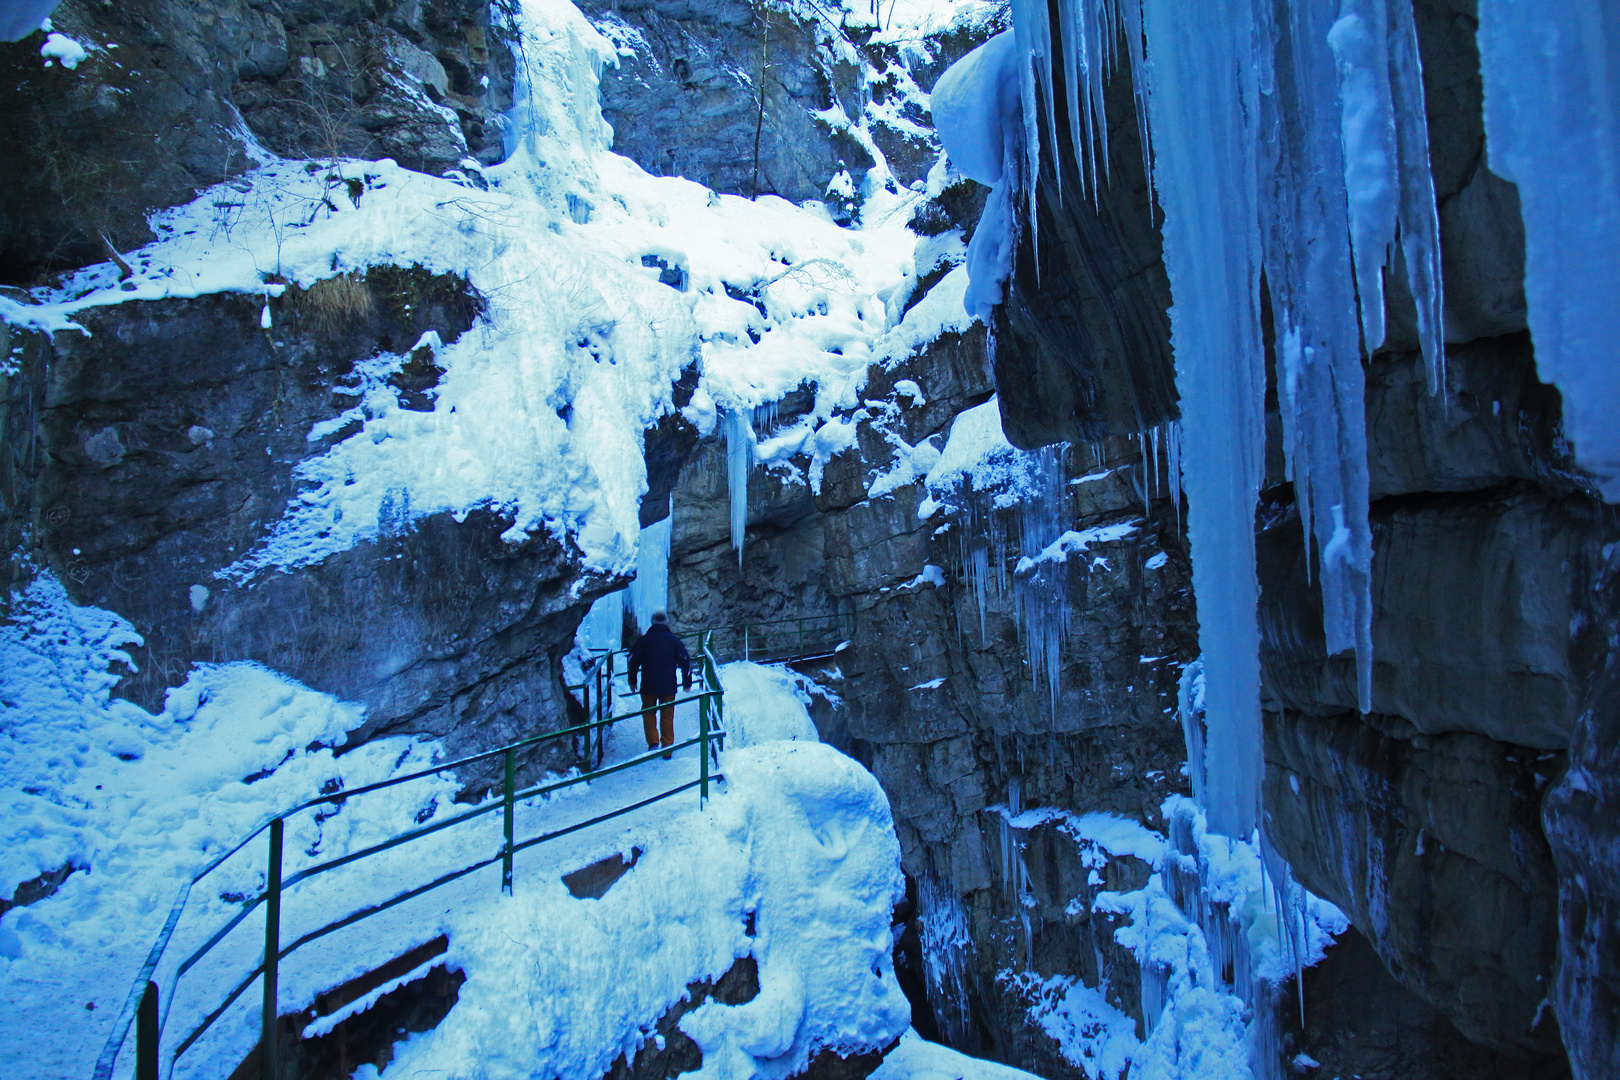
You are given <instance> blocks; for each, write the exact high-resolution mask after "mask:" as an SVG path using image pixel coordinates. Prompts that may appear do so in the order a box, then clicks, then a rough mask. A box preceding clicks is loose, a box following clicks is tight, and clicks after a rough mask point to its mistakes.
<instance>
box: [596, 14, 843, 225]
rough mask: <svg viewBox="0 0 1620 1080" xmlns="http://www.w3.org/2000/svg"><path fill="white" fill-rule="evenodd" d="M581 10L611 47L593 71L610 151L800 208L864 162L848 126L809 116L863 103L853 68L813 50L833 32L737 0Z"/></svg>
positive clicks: (667, 172)
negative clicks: (606, 63) (603, 64)
mask: <svg viewBox="0 0 1620 1080" xmlns="http://www.w3.org/2000/svg"><path fill="white" fill-rule="evenodd" d="M580 7H581V9H582V10H583V11H584V12H585V13H586V14H587V15H588V16H589V17H590V18H591V19H592V20H593V21H594V22H595V23H596V26H597V28H598V29H599V30H601V31H602V32H603V33H604V34H605V35H606V36H607V37H608V39H609V40H611V41H612V42H613V43H614V44H615V45H616V46H617V47H618V50H619V62H618V66H617V68H614V69H609V70H608V71H605V72H604V73H603V76H602V116H603V118H604V119H606V120H607V122H608V123H609V124H610V125H611V126H612V127H613V132H614V135H613V149H614V150H615V151H617V152H618V153H621V154H623V155H625V156H626V157H628V158H630V159H631V160H633V161H635V162H636V164H638V165H640V166H641V167H642V168H643V169H646V170H647V171H648V172H650V173H652V174H653V175H655V176H683V177H685V178H686V179H688V180H696V181H697V182H698V183H700V184H703V185H705V186H707V187H710V188H713V189H714V190H716V191H720V192H726V193H728V194H736V195H749V196H752V195H765V194H772V195H780V196H782V197H783V198H785V199H790V200H792V201H794V202H800V201H802V200H804V199H821V198H824V197H825V195H826V191H827V182H828V181H829V180H831V179H832V177H833V174H834V173H836V172H838V171H839V170H840V169H841V168H848V169H849V170H850V171H851V172H852V173H857V174H858V173H860V172H864V170H865V169H867V168H869V167H870V166H871V164H872V156H871V154H870V153H868V152H867V151H866V150H865V149H864V148H863V147H862V146H861V144H860V142H859V141H858V140H856V139H855V138H853V137H852V136H851V135H850V133H849V131H848V130H847V125H846V126H834V125H833V124H831V123H829V122H828V120H827V119H824V118H822V117H821V116H818V115H817V114H819V113H823V112H825V111H826V110H829V109H835V110H841V111H842V113H843V115H844V117H845V118H846V120H847V119H852V118H856V117H859V115H860V113H861V107H862V105H863V102H862V101H861V90H862V84H861V69H860V68H859V67H858V66H856V65H855V64H853V63H850V62H848V61H841V60H839V59H837V58H836V57H835V55H834V54H833V53H832V51H831V50H827V49H823V48H820V47H818V39H819V38H820V37H824V36H826V35H827V34H828V33H838V34H841V33H842V31H841V30H839V29H838V28H837V27H832V28H829V27H828V26H827V25H826V24H824V23H823V22H822V21H820V20H818V19H816V18H813V17H811V18H804V17H800V16H797V15H794V14H790V13H789V12H786V11H783V10H779V9H775V8H770V7H764V6H761V5H757V4H749V3H743V2H740V0H717V2H712V3H694V2H691V0H634V2H630V3H623V2H617V3H602V2H594V0H593V2H588V3H584V4H581V5H580ZM761 86H763V87H764V92H763V94H761V92H760V91H759V89H758V88H759V87H761Z"/></svg>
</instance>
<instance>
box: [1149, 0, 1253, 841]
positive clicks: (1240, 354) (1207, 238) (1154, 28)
mask: <svg viewBox="0 0 1620 1080" xmlns="http://www.w3.org/2000/svg"><path fill="white" fill-rule="evenodd" d="M1142 16H1143V30H1144V32H1145V34H1146V36H1147V41H1148V45H1149V51H1150V53H1151V65H1150V67H1149V69H1148V71H1147V72H1144V73H1142V74H1144V75H1148V76H1150V82H1149V91H1148V101H1149V113H1148V115H1149V123H1150V126H1151V129H1152V131H1153V148H1154V169H1153V182H1154V187H1155V189H1156V190H1157V192H1158V196H1159V202H1160V204H1161V205H1162V206H1163V208H1164V213H1165V219H1164V255H1165V267H1166V269H1167V270H1168V272H1169V276H1170V288H1171V295H1172V297H1173V298H1174V303H1173V305H1172V306H1171V309H1170V328H1171V330H1170V339H1171V345H1172V347H1173V348H1174V351H1175V360H1176V389H1177V391H1178V392H1179V394H1180V397H1181V433H1182V437H1183V438H1184V439H1185V440H1186V446H1187V448H1188V450H1189V451H1190V452H1189V453H1187V454H1186V455H1185V456H1184V457H1183V458H1182V461H1181V471H1182V482H1183V487H1184V489H1185V490H1186V492H1187V502H1188V516H1187V534H1188V541H1189V544H1190V545H1191V549H1192V561H1193V589H1194V593H1195V595H1196V596H1197V602H1198V624H1199V631H1198V634H1199V648H1200V651H1201V653H1202V654H1203V661H1204V674H1205V680H1206V682H1205V696H1204V704H1205V715H1206V718H1207V724H1208V732H1209V745H1208V749H1207V753H1206V760H1207V769H1206V781H1205V782H1206V784H1207V794H1208V801H1209V808H1210V809H1209V815H1210V822H1211V826H1212V827H1213V828H1214V829H1216V830H1217V831H1218V832H1221V833H1223V834H1225V835H1227V836H1242V837H1246V836H1248V835H1249V834H1250V833H1251V832H1252V831H1253V829H1254V826H1255V819H1256V812H1257V808H1258V801H1259V794H1258V793H1259V772H1260V766H1261V750H1260V634H1259V625H1258V614H1257V609H1256V605H1257V602H1258V595H1259V589H1258V585H1257V583H1256V580H1255V568H1254V509H1255V504H1256V501H1257V499H1258V497H1259V492H1260V478H1261V464H1262V463H1261V454H1262V452H1263V448H1264V412H1263V405H1264V393H1265V371H1264V369H1263V367H1262V356H1263V353H1262V350H1261V343H1260V250H1259V237H1260V229H1259V219H1258V208H1257V196H1256V182H1255V164H1256V163H1255V158H1254V153H1253V147H1254V145H1255V132H1254V130H1253V125H1254V123H1255V121H1256V118H1257V117H1258V115H1259V85H1258V78H1259V71H1258V69H1257V64H1256V63H1255V62H1254V58H1255V56H1256V52H1257V50H1256V48H1255V45H1256V42H1255V40H1254V27H1255V19H1254V13H1253V11H1252V10H1251V7H1250V4H1249V2H1248V0H1206V2H1201V3H1197V4H1185V3H1181V2H1178V0H1144V2H1143V4H1142Z"/></svg>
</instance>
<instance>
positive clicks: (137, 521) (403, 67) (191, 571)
mask: <svg viewBox="0 0 1620 1080" xmlns="http://www.w3.org/2000/svg"><path fill="white" fill-rule="evenodd" d="M499 16H500V13H498V12H495V11H493V10H492V9H491V8H490V6H489V5H487V4H483V3H472V2H465V0H430V2H427V3H402V4H381V5H377V4H342V3H339V4H320V5H308V4H300V3H296V2H288V3H281V2H271V3H255V4H251V5H250V4H239V3H230V2H224V3H218V4H176V3H168V2H166V0H141V2H136V3H133V4H124V5H117V6H108V5H100V4H88V3H79V2H77V0H68V2H66V3H64V4H63V5H62V6H61V7H60V8H58V10H57V11H56V13H55V15H54V21H55V24H56V26H57V27H58V29H61V30H64V31H66V32H68V33H71V34H75V35H77V36H78V37H79V38H81V39H82V40H84V41H85V42H86V43H87V44H91V45H94V46H97V48H94V49H92V50H91V52H90V56H89V58H88V59H87V60H85V61H84V62H82V63H81V64H80V65H79V67H78V69H77V70H76V71H74V72H67V71H64V70H63V69H61V68H60V67H55V68H46V67H44V66H42V64H41V62H40V56H39V35H37V34H36V35H34V36H33V37H32V38H30V39H27V40H24V41H22V42H19V43H17V44H14V45H7V46H4V47H3V48H0V66H4V68H5V70H6V72H7V78H6V79H5V80H4V89H3V90H0V106H3V107H0V135H3V137H0V146H3V147H4V149H3V150H0V155H4V158H3V162H0V176H3V177H4V179H3V181H0V188H3V198H0V277H3V278H4V279H5V280H8V281H10V282H16V283H32V282H33V281H34V280H35V279H36V276H37V275H41V274H46V273H49V272H53V271H55V270H58V269H62V268H66V267H71V266H77V265H83V264H85V263H88V262H99V261H102V260H104V259H106V258H107V257H108V256H107V247H108V246H109V245H110V246H111V247H113V248H114V249H122V250H128V249H130V248H131V247H133V246H135V245H138V244H140V243H142V242H144V241H145V240H146V239H149V234H148V233H147V231H146V225H145V215H146V214H147V213H149V212H150V211H152V210H155V209H159V208H162V207H165V206H169V205H173V204H176V203H180V202H185V201H189V200H190V199H192V198H193V197H194V195H195V191H196V189H197V188H199V187H202V186H205V185H210V184H215V183H218V182H220V181H221V180H224V179H227V178H229V177H230V176H232V175H234V174H235V173H238V172H240V171H242V170H243V169H244V168H246V167H247V166H248V165H250V164H251V163H252V155H253V154H254V153H255V151H254V145H255V143H258V144H262V145H263V146H264V147H267V148H269V149H271V150H273V151H275V152H276V153H278V154H282V155H285V156H290V157H294V158H297V157H318V156H325V155H336V154H342V155H355V156H362V157H373V158H375V157H384V156H391V157H394V158H396V159H398V160H399V161H400V163H401V164H404V165H406V166H408V167H411V168H415V169H420V170H425V171H431V172H439V173H442V172H444V171H446V170H447V169H451V168H457V167H459V168H461V169H463V170H464V172H466V173H467V174H469V176H470V182H472V183H475V184H476V182H477V178H476V172H477V169H478V166H479V164H480V163H481V162H482V163H490V162H494V161H498V160H500V158H501V157H502V153H503V151H502V147H501V137H500V125H499V123H498V116H499V114H500V113H501V112H503V111H505V110H506V109H507V108H508V107H509V106H510V103H511V98H510V88H511V82H512V72H513V57H512V53H511V51H510V48H509V46H508V42H507V40H506V37H505V36H504V35H505V31H502V30H501V29H499V27H500V26H501V25H502V23H501V18H500V17H499ZM482 306H483V300H482V298H481V297H479V296H478V295H476V294H475V293H474V292H473V291H472V290H471V288H470V287H469V286H468V285H467V283H466V282H465V281H463V280H462V279H460V278H458V277H455V276H453V275H442V274H434V273H430V272H428V271H426V270H423V269H421V268H420V267H393V266H381V267H376V268H373V269H372V270H370V271H369V272H368V273H366V274H364V275H348V276H345V277H339V278H335V279H333V280H331V281H325V282H321V283H319V284H317V285H315V286H313V287H311V288H310V289H307V290H303V289H299V288H296V287H289V288H288V289H287V292H286V293H285V295H284V296H283V297H282V298H281V299H280V300H278V301H277V302H276V304H275V307H276V317H275V325H274V328H273V329H269V328H262V327H261V325H260V320H259V308H260V301H259V300H258V299H257V298H249V297H242V296H232V295H216V296H204V297H200V298H197V299H192V300H180V299H174V300H165V301H161V302H141V303H129V304H123V305H117V306H114V307H109V308H101V309H94V310H90V311H86V312H84V313H83V314H82V315H81V316H80V321H81V322H82V323H83V324H84V326H85V327H86V329H87V330H88V331H89V333H87V334H80V333H77V332H73V331H67V332H61V333H58V334H56V335H54V337H46V336H45V335H40V334H29V333H23V332H21V331H17V330H15V329H14V328H9V329H8V330H7V331H6V333H7V339H6V342H5V346H6V352H7V354H8V355H9V356H11V357H12V358H13V359H16V360H17V361H19V367H18V370H17V372H16V373H15V374H14V375H12V376H9V377H3V378H0V397H3V399H4V412H3V415H0V443H3V444H4V453H3V455H0V495H3V507H0V511H3V513H0V516H3V522H0V524H3V531H4V540H5V542H6V550H7V554H8V559H7V562H6V566H5V571H4V575H5V576H4V580H3V581H0V584H3V585H5V586H8V587H9V586H10V585H11V584H13V583H14V581H16V580H17V578H18V577H19V576H26V575H28V574H32V573H34V572H37V571H39V570H42V569H48V570H50V571H52V572H54V573H55V574H56V575H57V576H58V577H59V578H60V579H61V580H62V582H63V583H64V584H65V585H66V586H67V588H68V589H69V591H70V593H71V594H72V596H73V597H74V599H75V600H76V601H78V602H80V603H87V604H95V605H98V606H102V607H106V608H109V609H111V610H114V611H117V612H118V613H120V614H121V615H124V616H125V617H126V618H128V619H130V620H131V622H133V623H134V624H135V626H136V627H137V628H138V630H139V631H140V632H141V634H142V635H143V636H144V638H145V644H144V645H143V646H142V647H140V648H138V649H136V650H134V654H135V659H136V661H137V664H138V668H139V669H138V671H133V672H131V673H129V675H128V676H127V677H126V679H125V680H124V682H123V684H122V685H123V689H124V692H125V693H127V694H129V695H130V696H132V697H133V698H134V699H135V700H137V701H139V702H140V703H141V704H143V705H145V706H147V707H148V708H154V709H155V708H160V707H161V705H162V699H163V693H164V690H165V689H166V688H168V687H170V686H173V685H175V684H177V683H178V682H180V681H181V680H183V679H184V677H185V673H186V671H187V670H188V669H189V668H190V666H191V665H192V664H193V663H196V662H208V661H230V660H243V659H248V660H257V661H260V662H262V663H264V664H266V665H268V666H270V667H272V668H274V669H276V670H279V671H283V672H286V673H287V674H289V675H291V676H293V677H294V678H297V679H300V680H301V681H303V682H305V683H307V684H308V685H310V686H312V687H315V688H318V689H321V690H325V691H329V692H331V693H334V694H337V695H339V696H341V697H343V698H346V699H349V700H356V701H360V702H363V703H365V704H366V705H367V706H368V717H369V720H368V724H367V727H366V728H365V729H364V730H362V731H359V732H356V733H354V735H353V738H355V739H365V738H368V737H370V736H371V735H373V734H375V733H380V732H384V731H387V732H423V733H431V734H435V735H439V736H443V737H445V738H446V739H447V741H448V744H449V745H450V746H451V747H453V748H454V749H455V750H456V751H471V750H476V749H482V748H485V747H487V746H490V745H496V744H499V743H502V742H507V741H511V740H512V739H515V738H517V737H519V736H521V735H523V734H529V733H532V732H533V731H535V730H536V729H537V728H542V727H543V726H545V725H548V724H555V723H558V722H559V718H560V717H562V716H563V715H565V710H564V708H563V702H562V694H561V690H560V674H561V670H560V657H561V655H562V653H564V652H566V651H567V650H568V649H569V648H570V647H571V645H572V638H573V633H574V629H575V626H576V625H577V623H578V621H579V618H580V617H581V615H582V614H583V610H584V609H583V607H582V606H581V605H582V604H588V602H589V600H590V598H591V596H593V595H594V594H595V593H596V592H597V591H600V590H601V589H602V588H605V587H608V586H609V585H611V584H612V583H610V582H600V581H597V582H592V583H589V585H588V586H587V588H586V589H585V591H584V592H583V593H577V590H575V588H574V587H575V586H576V585H578V584H579V578H580V569H579V564H578V560H577V557H576V554H575V553H573V552H571V551H567V550H564V549H563V548H562V547H561V546H560V545H559V544H557V543H556V542H555V541H553V540H551V539H549V538H545V537H536V538H533V539H531V540H529V541H528V542H526V543H524V544H520V545H511V544H507V543H505V542H503V541H502V540H501V539H500V534H501V533H502V532H503V531H504V529H505V528H506V523H503V522H501V521H500V520H498V519H497V518H496V517H495V516H494V515H492V514H488V513H477V512H475V513H473V514H471V515H469V516H468V517H467V518H466V520H464V521H461V522H457V521H454V520H452V519H451V518H450V517H449V516H447V515H437V516H433V517H429V518H426V519H422V520H412V517H411V515H410V514H409V510H408V507H407V506H404V505H397V506H395V507H393V508H392V509H393V516H392V518H391V519H390V520H388V521H383V522H380V523H379V524H380V526H381V535H380V536H379V538H378V539H377V540H375V541H371V542H367V543H364V544H361V545H360V546H358V547H356V548H355V549H353V550H349V551H345V552H343V553H341V554H339V555H337V556H335V557H333V558H330V559H328V560H326V561H325V562H323V563H321V564H319V565H316V566H311V567H306V568H304V569H302V570H299V571H296V572H292V573H279V572H272V573H269V574H262V575H259V576H257V577H255V578H252V579H250V580H243V581H234V580H222V579H218V578H216V577H214V572H215V571H216V570H219V569H221V568H223V567H226V566H228V565H230V564H231V563H233V562H234V561H236V560H237V559H238V558H240V557H241V556H242V555H244V554H245V553H247V552H248V551H249V550H250V549H252V548H253V547H254V545H256V544H258V543H260V542H261V541H262V540H263V538H264V536H265V534H266V532H267V530H268V528H269V527H270V526H271V525H273V524H274V523H275V522H276V521H277V520H278V519H279V518H280V517H281V514H282V512H283V510H284V508H285V506H286V504H287V502H288V500H289V499H291V498H295V497H296V496H297V494H298V484H297V481H296V479H295V477H296V471H295V470H296V467H297V465H298V463H299V462H301V461H303V460H305V459H307V458H309V457H311V456H314V455H317V454H319V453H321V452H322V451H324V450H325V449H327V448H328V447H329V446H330V445H332V443H334V442H335V441H337V440H339V439H342V438H344V437H346V436H347V435H349V434H351V433H352V430H353V429H352V426H351V427H348V428H338V429H337V430H334V431H332V432H330V433H329V434H327V435H326V436H325V437H324V438H321V439H317V440H314V441H311V440H309V439H307V438H306V434H307V433H308V432H309V431H310V430H311V429H312V427H313V426H314V425H316V424H317V423H320V422H323V421H329V420H332V419H333V418H335V417H337V416H338V415H339V414H341V413H343V412H344V411H345V410H346V409H348V408H350V407H351V406H352V405H353V404H354V400H355V399H354V396H353V393H352V391H353V389H354V384H355V379H356V374H355V368H356V365H357V364H358V363H360V362H361V361H366V360H375V359H376V358H379V357H381V358H385V359H386V358H389V357H392V358H393V359H392V361H391V364H392V366H391V368H390V371H391V372H392V373H391V374H389V375H388V376H387V377H386V382H387V386H388V388H389V389H390V390H391V391H392V392H393V393H394V395H395V396H396V397H397V399H398V401H399V403H400V405H401V406H402V407H404V408H424V407H428V408H430V407H431V405H430V403H429V402H430V397H429V395H431V393H432V388H433V387H434V385H435V384H436V383H437V382H438V379H439V376H440V374H441V372H440V370H439V368H438V367H437V365H436V363H435V361H434V358H433V353H432V349H431V348H423V349H419V350H417V351H416V352H414V353H409V352H408V350H410V349H412V348H413V343H415V342H417V341H418V339H419V338H420V337H421V336H422V335H423V333H424V332H426V331H430V330H431V331H436V332H437V333H438V334H439V335H440V338H441V340H443V341H446V342H448V341H452V340H454V339H455V338H456V337H457V336H459V335H460V334H461V333H462V332H464V331H465V330H466V329H467V328H468V327H469V326H470V325H471V323H472V321H473V320H474V318H475V317H477V316H478V314H479V313H480V311H481V310H482ZM346 390H347V391H349V392H347V393H346V392H345V391H346ZM549 763H550V764H557V763H558V762H556V761H551V762H549ZM468 779H469V782H477V780H478V778H476V777H469V778H468Z"/></svg>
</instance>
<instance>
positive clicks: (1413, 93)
mask: <svg viewBox="0 0 1620 1080" xmlns="http://www.w3.org/2000/svg"><path fill="white" fill-rule="evenodd" d="M1388 2H1389V5H1390V9H1389V64H1390V68H1389V73H1390V91H1391V104H1392V106H1393V108H1394V110H1395V145H1396V153H1397V157H1398V163H1399V167H1400V185H1401V208H1400V235H1401V253H1402V255H1403V256H1404V257H1405V260H1406V283H1407V287H1408V288H1409V289H1410V290H1411V292H1412V299H1413V300H1414V301H1415V302H1416V304H1417V324H1418V341H1419V343H1420V345H1421V347H1422V349H1423V360H1424V373H1425V375H1426V376H1427V379H1428V385H1429V393H1431V394H1441V393H1443V391H1444V389H1445V381H1446V379H1445V366H1446V347H1445V314H1444V313H1445V297H1444V294H1443V292H1442V281H1441V275H1440V208H1439V206H1438V205H1437V204H1436V203H1435V199H1434V173H1433V171H1432V170H1431V169H1430V166H1429V123H1428V114H1427V113H1426V112H1425V111H1424V100H1423V62H1422V60H1421V58H1420V57H1419V55H1418V39H1417V25H1416V23H1415V22H1414V20H1413V18H1412V4H1411V0H1388Z"/></svg>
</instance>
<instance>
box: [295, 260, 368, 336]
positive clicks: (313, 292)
mask: <svg viewBox="0 0 1620 1080" xmlns="http://www.w3.org/2000/svg"><path fill="white" fill-rule="evenodd" d="M303 300H304V304H305V310H306V312H307V313H308V315H309V318H310V321H311V322H312V323H314V325H315V328H316V329H317V330H319V331H322V332H331V331H335V330H339V329H341V328H343V327H345V326H348V325H351V324H353V323H355V322H363V321H366V320H369V319H371V318H372V316H373V315H375V314H376V310H377V301H376V299H375V298H374V297H373V296H372V295H371V287H370V286H369V285H367V284H366V279H365V278H364V277H362V276H361V275H360V274H358V273H348V274H343V275H341V276H339V277H334V278H327V279H325V280H324V281H317V282H316V283H315V284H313V285H311V286H310V287H309V289H308V290H306V291H305V293H304V297H303Z"/></svg>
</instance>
